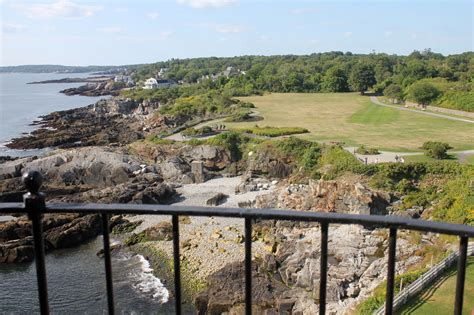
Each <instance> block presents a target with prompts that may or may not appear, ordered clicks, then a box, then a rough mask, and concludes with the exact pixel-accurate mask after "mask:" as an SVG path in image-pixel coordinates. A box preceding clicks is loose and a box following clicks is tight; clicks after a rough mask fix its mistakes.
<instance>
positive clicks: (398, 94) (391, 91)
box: [383, 84, 403, 103]
mask: <svg viewBox="0 0 474 315" xmlns="http://www.w3.org/2000/svg"><path fill="white" fill-rule="evenodd" d="M383 95H385V96H386V97H388V98H389V99H390V100H391V101H392V102H395V103H397V102H399V101H401V100H403V89H402V87H401V86H400V85H398V84H390V85H389V86H387V87H386V88H385V90H383Z"/></svg>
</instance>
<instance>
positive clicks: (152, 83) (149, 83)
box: [143, 78, 158, 90]
mask: <svg viewBox="0 0 474 315" xmlns="http://www.w3.org/2000/svg"><path fill="white" fill-rule="evenodd" d="M157 87H158V82H157V81H156V79H155V78H149V79H148V80H146V81H145V85H144V86H143V88H144V89H145V90H151V89H156V88H157Z"/></svg>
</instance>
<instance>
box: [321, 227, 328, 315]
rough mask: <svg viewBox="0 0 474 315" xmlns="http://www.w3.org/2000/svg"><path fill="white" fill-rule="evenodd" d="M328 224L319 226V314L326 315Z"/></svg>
mask: <svg viewBox="0 0 474 315" xmlns="http://www.w3.org/2000/svg"><path fill="white" fill-rule="evenodd" d="M328 227H329V226H328V224H327V223H322V224H321V259H320V267H319V268H320V270H319V273H320V275H319V314H326V286H327V276H328Z"/></svg>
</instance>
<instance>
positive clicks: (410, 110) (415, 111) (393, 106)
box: [370, 96, 474, 124]
mask: <svg viewBox="0 0 474 315" xmlns="http://www.w3.org/2000/svg"><path fill="white" fill-rule="evenodd" d="M370 100H371V101H372V103H374V104H376V105H380V106H385V107H390V108H395V109H398V110H405V111H409V112H414V113H418V114H422V115H428V116H433V117H438V118H445V119H449V120H456V121H462V122H467V123H471V124H474V120H470V119H464V118H458V117H453V116H448V115H443V114H436V113H432V112H425V111H421V110H417V109H411V108H406V107H400V106H396V105H388V104H385V103H382V102H381V101H379V100H378V99H377V97H376V96H371V97H370Z"/></svg>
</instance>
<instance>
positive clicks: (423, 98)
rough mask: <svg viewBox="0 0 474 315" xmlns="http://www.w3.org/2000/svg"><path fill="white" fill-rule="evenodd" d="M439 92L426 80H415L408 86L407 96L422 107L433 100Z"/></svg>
mask: <svg viewBox="0 0 474 315" xmlns="http://www.w3.org/2000/svg"><path fill="white" fill-rule="evenodd" d="M440 94H441V92H440V91H439V90H438V89H437V88H436V87H435V86H434V85H432V84H430V83H427V82H416V83H414V84H412V86H410V92H409V94H408V95H409V98H410V99H412V100H414V101H415V102H417V103H418V104H420V105H421V106H422V107H423V108H426V105H428V104H429V103H431V102H433V101H434V100H435V99H436V98H437V97H438V96H439V95H440Z"/></svg>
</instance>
